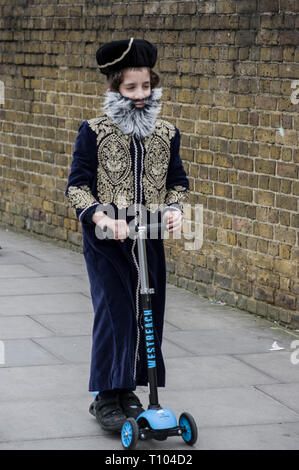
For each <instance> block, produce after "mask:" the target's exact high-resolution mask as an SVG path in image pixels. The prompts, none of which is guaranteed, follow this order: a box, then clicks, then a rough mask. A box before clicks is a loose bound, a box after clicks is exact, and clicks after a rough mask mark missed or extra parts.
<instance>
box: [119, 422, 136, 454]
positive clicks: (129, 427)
mask: <svg viewBox="0 0 299 470" xmlns="http://www.w3.org/2000/svg"><path fill="white" fill-rule="evenodd" d="M138 438H139V427H138V424H137V422H136V420H135V419H134V418H128V419H127V420H126V421H125V422H124V424H123V426H122V428H121V442H122V445H123V448H124V449H126V450H130V449H135V447H136V444H137V441H138Z"/></svg>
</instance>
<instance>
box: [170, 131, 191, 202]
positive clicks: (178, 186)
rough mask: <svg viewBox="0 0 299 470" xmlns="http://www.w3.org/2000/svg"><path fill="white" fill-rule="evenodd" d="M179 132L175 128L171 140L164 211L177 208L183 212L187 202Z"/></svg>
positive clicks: (187, 190) (187, 188) (187, 183)
mask: <svg viewBox="0 0 299 470" xmlns="http://www.w3.org/2000/svg"><path fill="white" fill-rule="evenodd" d="M180 140H181V137H180V132H179V130H178V129H177V128H176V127H175V135H174V137H173V138H172V140H171V146H170V161H169V166H168V173H167V178H166V197H165V204H166V205H167V207H165V209H164V211H165V210H167V209H169V208H173V209H175V208H177V209H180V210H181V211H183V204H184V203H187V202H188V201H189V180H188V178H187V175H186V172H185V170H184V166H183V163H182V160H181V157H180Z"/></svg>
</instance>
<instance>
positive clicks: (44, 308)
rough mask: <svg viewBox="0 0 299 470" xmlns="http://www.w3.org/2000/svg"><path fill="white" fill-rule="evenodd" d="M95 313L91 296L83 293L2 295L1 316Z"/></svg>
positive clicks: (0, 298)
mask: <svg viewBox="0 0 299 470" xmlns="http://www.w3.org/2000/svg"><path fill="white" fill-rule="evenodd" d="M70 312H73V313H82V312H86V313H88V312H93V310H92V302H91V298H90V294H85V293H82V292H69V293H56V292H53V293H52V294H47V293H45V294H26V293H25V294H24V295H18V294H17V293H16V294H11V295H1V296H0V315H4V316H7V315H35V314H36V315H43V314H49V313H53V314H56V313H70Z"/></svg>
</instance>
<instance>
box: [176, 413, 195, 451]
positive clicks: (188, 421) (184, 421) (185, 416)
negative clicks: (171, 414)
mask: <svg viewBox="0 0 299 470" xmlns="http://www.w3.org/2000/svg"><path fill="white" fill-rule="evenodd" d="M179 426H181V427H183V428H185V431H184V432H183V434H182V438H183V439H184V441H185V442H186V444H188V445H189V446H192V445H193V444H195V442H196V441H197V426H196V423H195V420H194V418H193V416H192V415H190V413H187V412H186V411H185V412H184V413H182V414H181V416H180V419H179Z"/></svg>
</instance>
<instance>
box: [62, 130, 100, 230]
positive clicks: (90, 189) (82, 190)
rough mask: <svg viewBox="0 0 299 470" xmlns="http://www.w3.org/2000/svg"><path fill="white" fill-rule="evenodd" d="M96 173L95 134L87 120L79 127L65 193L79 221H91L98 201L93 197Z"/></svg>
mask: <svg viewBox="0 0 299 470" xmlns="http://www.w3.org/2000/svg"><path fill="white" fill-rule="evenodd" d="M96 174H97V144H96V134H95V132H94V131H93V130H92V129H91V128H90V126H89V124H88V122H87V121H83V122H82V123H81V125H80V127H79V130H78V135H77V138H76V141H75V146H74V152H73V160H72V164H71V169H70V174H69V177H68V182H67V187H66V191H65V195H66V197H67V198H68V200H69V203H70V205H71V206H72V207H73V208H74V209H75V210H76V215H77V217H78V219H79V221H80V222H83V221H84V222H87V223H93V222H92V220H91V218H92V215H93V214H94V212H95V210H96V207H97V205H98V204H99V202H98V201H97V199H96V197H95V194H94V192H95V190H94V188H95V187H96Z"/></svg>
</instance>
